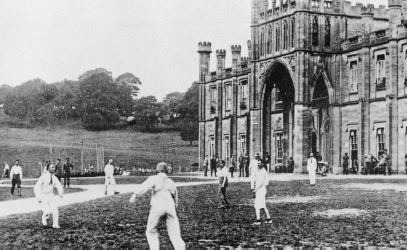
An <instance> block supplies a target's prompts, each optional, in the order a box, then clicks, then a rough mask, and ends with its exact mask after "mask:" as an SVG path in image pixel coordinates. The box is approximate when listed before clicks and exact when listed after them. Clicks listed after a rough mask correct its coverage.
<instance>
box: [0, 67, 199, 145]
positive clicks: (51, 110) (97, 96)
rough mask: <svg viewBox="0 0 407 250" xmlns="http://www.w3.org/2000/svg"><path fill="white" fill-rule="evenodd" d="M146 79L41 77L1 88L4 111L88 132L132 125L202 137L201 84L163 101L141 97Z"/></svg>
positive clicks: (97, 72)
mask: <svg viewBox="0 0 407 250" xmlns="http://www.w3.org/2000/svg"><path fill="white" fill-rule="evenodd" d="M141 84H142V83H141V81H140V79H139V78H138V77H136V76H135V75H133V74H132V73H125V74H122V75H120V76H118V77H117V78H115V79H114V78H113V77H112V74H111V72H109V71H107V70H106V69H102V68H98V69H94V70H89V71H86V72H85V73H83V74H82V75H81V76H79V78H78V80H64V81H61V82H56V83H51V84H48V83H46V82H44V81H43V80H42V79H39V78H35V79H32V80H29V81H27V82H25V83H22V84H20V85H18V86H16V87H11V86H8V85H2V86H1V87H0V104H4V113H5V114H7V115H9V116H12V117H16V118H19V119H21V120H24V121H25V122H26V123H27V124H29V125H31V126H49V127H51V126H52V125H53V124H55V123H56V122H60V123H61V122H64V121H68V120H78V121H80V122H81V125H82V127H83V128H85V129H87V130H106V129H117V128H123V127H127V126H132V127H134V128H136V129H138V130H140V131H143V132H157V131H159V130H160V128H162V127H165V126H166V127H171V128H173V129H176V130H179V131H180V133H181V137H182V139H183V140H185V141H190V143H191V144H192V141H194V140H197V139H198V83H197V82H194V83H193V84H192V86H191V87H190V88H189V89H188V91H187V92H185V93H181V92H172V93H169V94H167V95H166V96H165V98H164V100H163V102H158V100H157V98H156V97H154V96H145V97H138V93H139V91H140V88H139V86H140V85H141Z"/></svg>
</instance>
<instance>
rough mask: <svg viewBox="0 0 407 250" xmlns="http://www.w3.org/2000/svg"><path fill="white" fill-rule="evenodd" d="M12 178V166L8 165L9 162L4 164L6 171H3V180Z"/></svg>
mask: <svg viewBox="0 0 407 250" xmlns="http://www.w3.org/2000/svg"><path fill="white" fill-rule="evenodd" d="M9 177H10V166H9V165H8V164H7V162H4V169H3V175H2V176H1V179H3V178H7V179H8V178H9Z"/></svg>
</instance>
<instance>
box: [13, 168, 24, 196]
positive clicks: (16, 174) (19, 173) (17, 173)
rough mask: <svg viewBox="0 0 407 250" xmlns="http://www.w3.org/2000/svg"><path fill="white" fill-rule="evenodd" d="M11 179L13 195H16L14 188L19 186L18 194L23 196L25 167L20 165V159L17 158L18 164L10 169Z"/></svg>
mask: <svg viewBox="0 0 407 250" xmlns="http://www.w3.org/2000/svg"><path fill="white" fill-rule="evenodd" d="M10 179H11V195H14V189H15V187H16V186H17V189H18V195H19V196H21V180H22V179H23V169H22V168H21V166H20V165H19V160H16V164H15V165H14V166H13V167H12V168H11V171H10Z"/></svg>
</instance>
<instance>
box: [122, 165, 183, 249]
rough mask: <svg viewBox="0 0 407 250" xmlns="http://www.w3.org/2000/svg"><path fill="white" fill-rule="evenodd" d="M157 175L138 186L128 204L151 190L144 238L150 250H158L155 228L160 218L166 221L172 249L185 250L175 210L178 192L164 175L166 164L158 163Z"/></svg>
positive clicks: (158, 243)
mask: <svg viewBox="0 0 407 250" xmlns="http://www.w3.org/2000/svg"><path fill="white" fill-rule="evenodd" d="M156 171H157V175H155V176H150V177H148V179H147V180H146V181H144V182H143V183H142V184H140V185H138V186H137V188H136V190H135V191H134V193H133V195H132V196H131V198H130V203H134V202H135V201H136V198H137V196H140V195H143V194H145V193H146V192H148V191H149V190H151V194H152V195H151V203H150V205H151V206H150V215H149V216H148V221H147V230H146V236H147V241H148V245H149V246H150V249H153V250H156V249H157V250H159V249H160V241H159V238H158V232H157V226H158V223H159V222H160V219H161V218H165V219H166V223H167V230H168V236H169V237H170V240H171V242H172V245H173V247H174V249H176V250H178V249H179V250H180V249H185V242H184V241H183V240H182V238H181V232H180V228H179V221H178V217H177V213H176V211H175V208H176V207H177V206H178V192H177V188H176V186H175V183H174V182H173V181H172V180H171V179H169V178H168V177H167V175H166V172H167V164H166V163H165V162H161V163H158V165H157V168H156Z"/></svg>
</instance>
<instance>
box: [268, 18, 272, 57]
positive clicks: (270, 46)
mask: <svg viewBox="0 0 407 250" xmlns="http://www.w3.org/2000/svg"><path fill="white" fill-rule="evenodd" d="M272 53H273V26H272V24H269V25H268V26H267V54H268V55H270V54H272Z"/></svg>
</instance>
